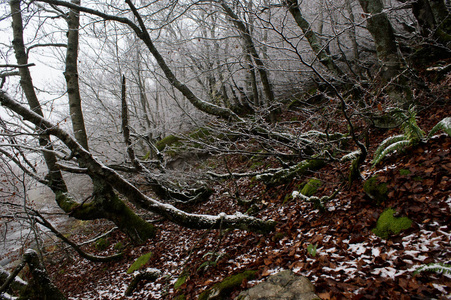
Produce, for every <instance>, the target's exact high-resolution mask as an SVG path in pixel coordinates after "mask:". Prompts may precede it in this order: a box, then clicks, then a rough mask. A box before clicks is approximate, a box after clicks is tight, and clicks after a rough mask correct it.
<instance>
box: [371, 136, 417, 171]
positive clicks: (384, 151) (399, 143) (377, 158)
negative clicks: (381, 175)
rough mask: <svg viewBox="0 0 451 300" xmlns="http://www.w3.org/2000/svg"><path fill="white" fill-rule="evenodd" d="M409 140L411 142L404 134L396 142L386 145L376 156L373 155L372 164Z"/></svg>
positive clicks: (402, 146) (408, 142)
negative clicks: (401, 138) (402, 137)
mask: <svg viewBox="0 0 451 300" xmlns="http://www.w3.org/2000/svg"><path fill="white" fill-rule="evenodd" d="M411 142H412V141H411V140H408V139H406V137H405V136H404V139H403V140H400V141H398V142H396V143H392V144H391V145H390V146H388V147H386V148H385V149H384V150H383V151H382V152H381V153H380V154H379V155H378V156H376V155H375V156H374V159H373V166H375V165H377V164H378V163H379V162H380V161H381V160H382V159H383V158H384V157H385V156H386V155H387V154H388V153H390V152H394V151H396V150H401V149H403V148H405V147H406V146H408V145H410V143H411ZM379 147H380V146H379Z"/></svg>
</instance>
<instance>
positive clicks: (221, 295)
mask: <svg viewBox="0 0 451 300" xmlns="http://www.w3.org/2000/svg"><path fill="white" fill-rule="evenodd" d="M256 273H257V271H244V272H243V273H239V274H236V275H232V276H229V277H227V278H226V279H224V280H223V281H222V282H220V283H217V284H215V285H214V286H213V287H211V288H209V289H208V290H206V291H204V292H203V293H202V294H200V295H199V300H210V299H227V296H228V295H229V293H230V292H232V291H233V289H234V288H236V287H239V286H240V285H241V284H242V283H243V280H252V279H254V278H255V276H256Z"/></svg>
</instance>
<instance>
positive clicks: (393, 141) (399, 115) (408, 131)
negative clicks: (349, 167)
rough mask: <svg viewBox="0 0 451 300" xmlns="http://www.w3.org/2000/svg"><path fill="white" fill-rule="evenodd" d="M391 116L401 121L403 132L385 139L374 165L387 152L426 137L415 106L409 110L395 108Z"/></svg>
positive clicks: (374, 159)
mask: <svg viewBox="0 0 451 300" xmlns="http://www.w3.org/2000/svg"><path fill="white" fill-rule="evenodd" d="M390 113H391V116H392V117H393V118H394V119H395V120H396V122H398V123H400V124H401V125H400V126H401V129H402V130H403V131H404V133H403V134H400V135H395V136H391V137H389V138H387V139H385V140H384V141H383V142H382V143H381V144H380V145H379V147H377V149H376V152H375V153H374V158H373V166H375V165H377V164H378V163H379V162H380V161H381V160H382V159H383V158H384V157H385V156H386V155H387V154H389V153H390V152H394V151H396V150H401V149H403V148H405V147H407V146H409V145H414V144H416V143H418V142H419V141H420V140H422V139H423V138H424V135H425V133H424V131H423V130H421V128H420V127H419V126H418V124H417V120H416V113H415V111H414V107H410V108H409V109H408V110H407V111H403V110H401V109H393V110H392V111H391V112H390Z"/></svg>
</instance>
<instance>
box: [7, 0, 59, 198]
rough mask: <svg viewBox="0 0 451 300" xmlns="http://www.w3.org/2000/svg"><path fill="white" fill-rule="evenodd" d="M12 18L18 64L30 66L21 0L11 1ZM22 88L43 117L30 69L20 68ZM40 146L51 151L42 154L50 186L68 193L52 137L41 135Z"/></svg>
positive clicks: (36, 111)
mask: <svg viewBox="0 0 451 300" xmlns="http://www.w3.org/2000/svg"><path fill="white" fill-rule="evenodd" d="M9 5H10V8H11V16H12V29H13V35H14V39H13V47H14V53H15V56H16V60H17V64H19V65H23V66H26V65H28V57H27V54H26V51H25V45H24V40H23V25H22V13H21V8H20V0H11V1H10V2H9ZM19 75H20V86H21V87H22V90H23V92H24V94H25V97H26V99H27V101H28V104H29V106H30V108H31V110H32V111H34V112H35V113H37V114H38V115H40V116H43V113H42V109H41V104H40V103H39V100H38V97H37V96H36V93H35V90H34V86H33V80H32V79H31V74H30V70H29V69H28V67H22V68H19ZM39 145H40V146H41V147H42V148H45V149H46V150H49V151H43V152H42V154H43V156H44V159H45V163H46V165H47V168H48V170H49V174H48V180H49V186H50V188H51V189H52V190H53V191H54V192H61V193H67V187H66V183H65V182H64V180H63V176H62V174H61V172H60V170H59V168H58V166H57V165H56V161H57V159H56V156H55V154H54V153H53V152H52V151H53V146H52V143H51V141H50V137H49V136H48V135H46V134H40V135H39Z"/></svg>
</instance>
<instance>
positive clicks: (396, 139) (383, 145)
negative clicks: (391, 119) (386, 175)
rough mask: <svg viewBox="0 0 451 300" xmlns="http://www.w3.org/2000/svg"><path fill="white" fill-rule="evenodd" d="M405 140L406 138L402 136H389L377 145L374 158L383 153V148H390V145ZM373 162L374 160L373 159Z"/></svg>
mask: <svg viewBox="0 0 451 300" xmlns="http://www.w3.org/2000/svg"><path fill="white" fill-rule="evenodd" d="M405 139H406V136H405V135H404V134H400V135H394V136H390V137H388V138H386V139H385V140H383V141H382V143H381V144H380V145H379V147H377V149H376V151H375V152H374V157H378V156H379V155H381V153H382V152H383V151H384V149H385V148H387V147H388V146H390V145H391V144H394V143H397V142H400V141H404V140H405ZM373 161H374V159H373Z"/></svg>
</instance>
